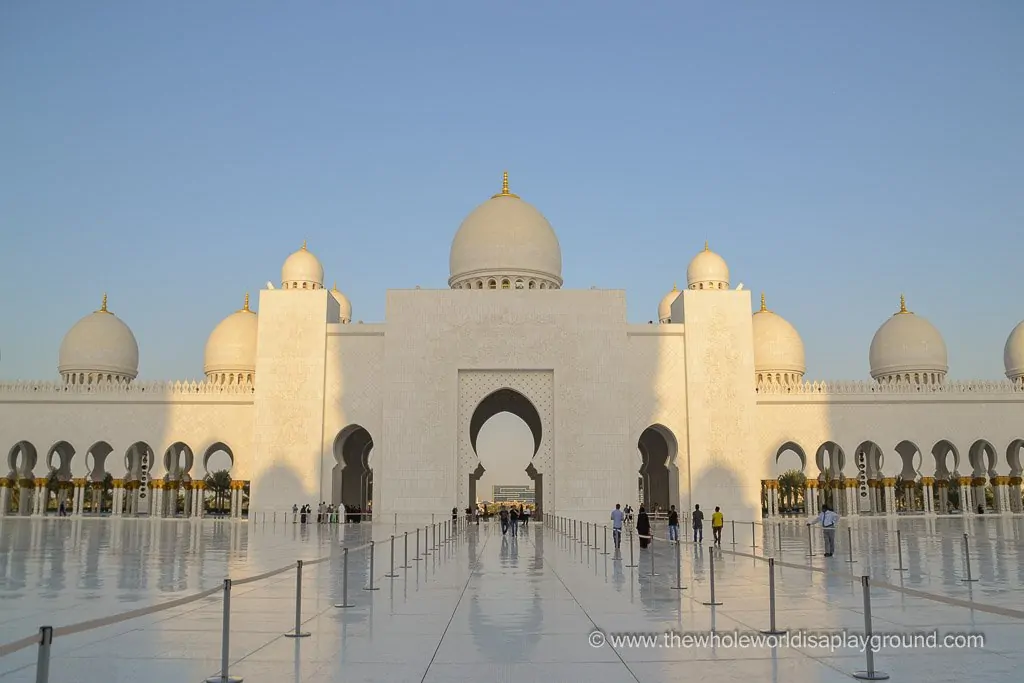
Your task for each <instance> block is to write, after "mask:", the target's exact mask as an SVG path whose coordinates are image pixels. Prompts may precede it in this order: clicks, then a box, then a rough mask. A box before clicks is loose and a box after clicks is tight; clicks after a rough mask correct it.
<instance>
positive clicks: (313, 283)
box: [281, 242, 324, 289]
mask: <svg viewBox="0 0 1024 683" xmlns="http://www.w3.org/2000/svg"><path fill="white" fill-rule="evenodd" d="M281 286H282V287H284V288H285V289H323V287H324V267H323V265H321V263H320V259H318V258H317V257H316V256H313V254H312V252H310V251H309V250H308V249H306V243H305V242H303V243H302V248H301V249H299V250H298V251H297V252H295V253H294V254H292V255H291V256H289V257H288V258H287V259H285V262H284V265H283V266H282V267H281Z"/></svg>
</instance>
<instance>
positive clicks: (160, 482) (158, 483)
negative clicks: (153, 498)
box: [149, 479, 164, 490]
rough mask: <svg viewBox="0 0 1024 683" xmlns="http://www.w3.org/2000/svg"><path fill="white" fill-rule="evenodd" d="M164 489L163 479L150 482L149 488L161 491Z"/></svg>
mask: <svg viewBox="0 0 1024 683" xmlns="http://www.w3.org/2000/svg"><path fill="white" fill-rule="evenodd" d="M163 487H164V480H163V479H153V480H152V481H150V482H149V488H151V489H157V490H160V489H162V488H163Z"/></svg>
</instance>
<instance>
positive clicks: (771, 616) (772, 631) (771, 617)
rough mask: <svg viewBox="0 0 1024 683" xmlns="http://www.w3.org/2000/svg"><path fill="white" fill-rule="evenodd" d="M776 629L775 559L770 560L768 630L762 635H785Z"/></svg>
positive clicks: (770, 558) (763, 631)
mask: <svg viewBox="0 0 1024 683" xmlns="http://www.w3.org/2000/svg"><path fill="white" fill-rule="evenodd" d="M785 632H786V631H785V630H782V631H780V630H779V629H777V628H775V558H774V557H769V558H768V630H767V631H766V630H763V629H762V630H761V633H764V634H765V635H769V636H780V635H782V634H783V633H785Z"/></svg>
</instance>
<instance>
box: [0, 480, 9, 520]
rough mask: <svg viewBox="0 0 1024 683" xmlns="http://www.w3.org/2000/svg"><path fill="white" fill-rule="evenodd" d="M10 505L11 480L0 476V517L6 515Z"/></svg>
mask: <svg viewBox="0 0 1024 683" xmlns="http://www.w3.org/2000/svg"><path fill="white" fill-rule="evenodd" d="M10 507H11V480H10V479H7V478H6V477H0V517H6V516H7V511H8V509H9V508H10Z"/></svg>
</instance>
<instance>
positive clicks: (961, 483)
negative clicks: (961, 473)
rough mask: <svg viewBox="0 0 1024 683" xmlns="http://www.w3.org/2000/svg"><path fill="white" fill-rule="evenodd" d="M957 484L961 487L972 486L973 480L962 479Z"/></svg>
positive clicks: (968, 478)
mask: <svg viewBox="0 0 1024 683" xmlns="http://www.w3.org/2000/svg"><path fill="white" fill-rule="evenodd" d="M957 483H958V484H960V485H961V486H970V485H971V478H970V477H960V478H959V479H957Z"/></svg>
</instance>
